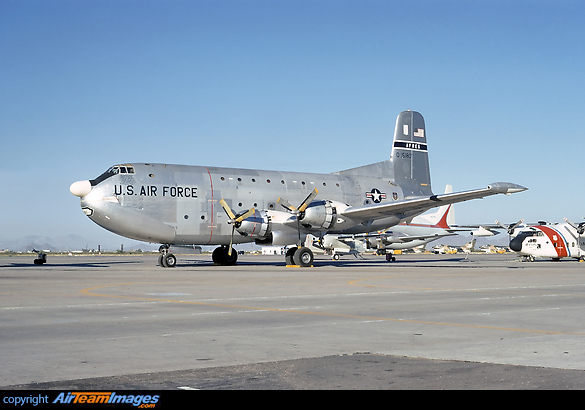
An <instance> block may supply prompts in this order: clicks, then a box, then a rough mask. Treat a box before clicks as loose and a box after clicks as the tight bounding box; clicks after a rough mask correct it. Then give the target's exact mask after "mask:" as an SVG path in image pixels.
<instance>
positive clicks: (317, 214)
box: [70, 110, 527, 267]
mask: <svg viewBox="0 0 585 410" xmlns="http://www.w3.org/2000/svg"><path fill="white" fill-rule="evenodd" d="M526 189H527V188H524V187H522V186H520V185H516V184H513V183H507V182H497V183H493V184H490V185H488V186H487V187H486V188H481V189H475V190H470V191H462V192H455V193H446V194H440V195H434V194H433V192H432V190H431V178H430V170H429V161H428V151H427V140H426V130H425V123H424V119H423V117H422V115H421V114H420V113H418V112H415V111H410V110H408V111H404V112H402V113H400V114H399V115H398V118H397V120H396V128H395V132H394V141H393V146H392V152H391V156H390V159H387V160H385V161H382V162H377V163H373V164H370V165H365V166H361V167H358V168H352V169H347V170H344V171H339V172H334V173H332V174H314V173H301V172H280V171H263V170H255V169H240V168H217V167H209V166H188V165H168V164H153V163H148V164H144V163H133V164H123V165H115V166H112V167H111V168H109V169H108V170H107V171H106V172H104V173H103V174H102V175H100V176H98V177H97V178H95V179H93V180H88V181H78V182H74V183H73V184H72V185H71V187H70V191H71V193H73V195H76V196H78V197H80V198H81V208H82V210H83V212H84V213H85V214H86V215H87V216H88V217H89V218H90V219H91V220H92V221H94V222H95V223H97V224H98V225H100V226H101V227H103V228H105V229H107V230H109V231H112V232H114V233H116V234H118V235H122V236H125V237H127V238H131V239H136V240H139V241H144V242H151V243H160V244H162V245H161V247H160V250H161V255H160V257H159V264H160V265H161V266H163V267H173V266H175V264H176V261H177V259H176V257H175V256H174V255H173V254H172V253H171V252H170V250H169V249H170V246H171V245H175V246H192V245H219V247H218V248H216V249H215V250H214V252H213V255H212V259H213V262H214V263H216V264H219V265H233V264H235V263H236V261H237V252H235V251H234V250H233V248H232V246H233V244H234V243H244V242H256V243H257V244H270V245H277V246H289V245H295V246H290V247H289V248H288V251H287V252H286V257H285V261H286V263H287V265H298V266H303V267H306V266H312V263H313V253H312V251H311V250H310V249H309V248H308V247H305V246H304V243H303V240H304V238H305V237H306V234H309V233H310V234H312V235H314V236H316V237H322V236H324V235H326V234H358V233H367V232H375V231H378V230H382V229H387V228H389V227H391V226H394V225H397V224H399V223H400V222H402V221H409V220H411V219H412V218H414V217H415V216H416V215H419V214H422V213H423V212H425V211H426V210H428V209H430V208H434V207H439V206H441V205H445V204H453V203H457V202H462V201H467V200H471V199H476V198H483V197H487V196H490V195H495V194H507V195H509V194H512V193H516V192H521V191H524V190H526ZM301 238H303V239H301Z"/></svg>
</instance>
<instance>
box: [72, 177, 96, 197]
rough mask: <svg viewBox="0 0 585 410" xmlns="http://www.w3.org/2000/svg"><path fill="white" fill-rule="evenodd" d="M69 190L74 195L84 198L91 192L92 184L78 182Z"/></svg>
mask: <svg viewBox="0 0 585 410" xmlns="http://www.w3.org/2000/svg"><path fill="white" fill-rule="evenodd" d="M69 190H70V191H71V193H72V194H73V195H75V196H78V197H80V198H83V197H84V196H86V195H87V194H89V193H90V192H91V183H90V182H89V181H77V182H74V183H72V184H71V186H70V187H69Z"/></svg>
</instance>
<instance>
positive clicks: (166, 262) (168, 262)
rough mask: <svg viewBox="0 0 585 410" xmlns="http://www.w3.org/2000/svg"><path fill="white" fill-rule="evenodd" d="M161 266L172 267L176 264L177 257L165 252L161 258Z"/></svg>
mask: <svg viewBox="0 0 585 410" xmlns="http://www.w3.org/2000/svg"><path fill="white" fill-rule="evenodd" d="M162 263H163V266H164V267H166V268H174V267H175V266H177V257H176V256H175V255H173V254H172V253H169V254H167V255H166V256H164V257H163V259H162Z"/></svg>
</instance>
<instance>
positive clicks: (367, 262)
mask: <svg viewBox="0 0 585 410" xmlns="http://www.w3.org/2000/svg"><path fill="white" fill-rule="evenodd" d="M465 260H466V258H464V257H455V258H448V259H445V258H436V259H435V258H433V259H420V260H412V259H404V260H400V259H397V260H396V261H394V262H388V261H386V260H385V259H353V258H352V259H349V258H348V259H345V260H344V259H340V260H337V261H334V260H331V259H328V258H327V259H317V258H315V260H314V262H313V267H314V268H318V267H332V266H343V267H366V266H388V268H392V267H393V266H396V265H406V264H408V265H410V264H432V263H438V262H442V263H454V262H461V261H465ZM213 265H214V263H213V262H212V261H211V260H201V259H191V260H188V259H183V260H178V261H177V267H181V268H186V267H189V266H194V267H195V266H196V267H199V266H213ZM236 266H273V267H285V264H284V262H282V261H276V260H265V261H259V260H253V261H246V260H243V261H242V260H238V263H237V265H236ZM223 267H224V268H230V267H229V266H223Z"/></svg>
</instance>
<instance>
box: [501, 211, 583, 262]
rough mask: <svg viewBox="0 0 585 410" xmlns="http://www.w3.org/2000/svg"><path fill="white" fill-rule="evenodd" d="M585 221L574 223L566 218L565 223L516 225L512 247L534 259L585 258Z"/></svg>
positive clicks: (526, 258)
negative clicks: (584, 235)
mask: <svg viewBox="0 0 585 410" xmlns="http://www.w3.org/2000/svg"><path fill="white" fill-rule="evenodd" d="M583 233H585V222H581V223H580V224H574V223H572V222H571V221H569V220H567V219H565V222H564V223H559V224H541V225H533V226H530V225H528V226H523V227H516V232H513V234H514V235H513V237H512V238H511V240H510V249H512V250H513V251H515V252H518V253H519V254H520V255H522V256H524V258H525V260H529V261H534V259H535V258H536V257H542V258H552V259H553V260H560V259H561V258H575V259H578V260H580V261H583V260H584V259H585V238H583Z"/></svg>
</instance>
